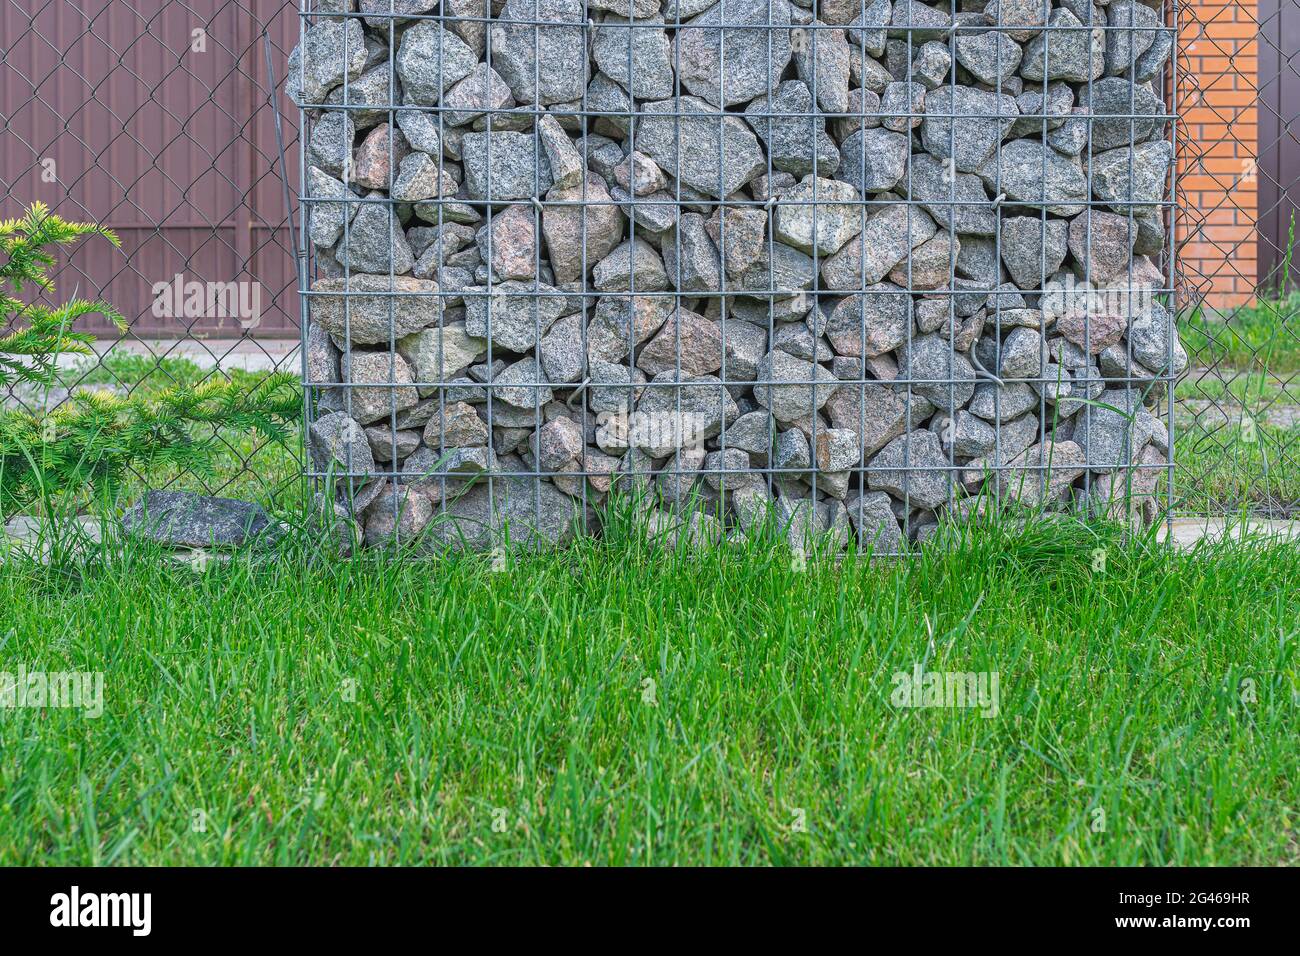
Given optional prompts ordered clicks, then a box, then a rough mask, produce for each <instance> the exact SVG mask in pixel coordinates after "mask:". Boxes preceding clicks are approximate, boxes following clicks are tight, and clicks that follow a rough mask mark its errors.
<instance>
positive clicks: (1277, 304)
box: [0, 0, 1300, 515]
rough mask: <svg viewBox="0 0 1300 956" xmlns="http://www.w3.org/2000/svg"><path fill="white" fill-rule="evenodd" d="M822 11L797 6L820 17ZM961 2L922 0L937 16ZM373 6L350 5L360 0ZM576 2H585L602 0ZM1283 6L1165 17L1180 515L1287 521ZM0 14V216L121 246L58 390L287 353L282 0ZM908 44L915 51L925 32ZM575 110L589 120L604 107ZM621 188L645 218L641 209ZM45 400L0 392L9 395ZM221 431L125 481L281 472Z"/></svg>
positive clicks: (273, 485)
mask: <svg viewBox="0 0 1300 956" xmlns="http://www.w3.org/2000/svg"><path fill="white" fill-rule="evenodd" d="M402 6H403V5H402V4H401V3H398V4H397V7H398V8H402ZM408 6H409V5H408ZM642 6H645V5H644V4H637V7H638V8H639V7H642ZM832 6H833V5H832V4H827V3H822V4H821V5H820V6H819V7H818V9H817V10H816V12H817V13H818V15H819V16H821V17H822V18H823V19H824V14H825V13H826V11H827V10H829V9H830V8H831V7H832ZM867 6H869V5H867ZM984 6H985V5H984V4H983V3H966V2H961V3H958V4H956V5H955V6H954V5H948V4H937V5H935V7H936V8H937V9H940V10H949V11H950V13H952V14H958V13H967V14H969V13H973V12H976V11H979V10H982V9H983V8H984ZM1077 6H1079V10H1078V11H1075V12H1080V11H1086V8H1085V7H1084V6H1083V5H1077ZM1110 6H1113V5H1103V6H1101V7H1099V8H1096V9H1098V10H1100V11H1101V12H1102V13H1103V14H1104V13H1105V12H1107V11H1108V9H1109V7H1110ZM381 7H383V8H384V9H385V10H386V9H387V4H386V3H384V4H380V3H374V2H369V0H367V4H366V8H367V9H369V10H371V12H372V13H379V14H381V15H382V13H383V10H381V9H380V8H381ZM500 7H501V5H500V4H493V6H492V8H491V10H490V11H489V10H487V9H485V8H483V6H482V4H480V5H479V7H478V8H477V9H476V8H475V6H474V4H472V3H470V4H468V5H467V4H465V3H455V4H451V3H449V4H447V5H446V10H445V11H444V12H445V13H452V14H455V13H460V14H461V15H462V18H463V20H464V23H465V32H466V34H469V35H472V34H474V33H476V32H479V33H482V32H485V30H486V28H487V27H488V26H489V24H488V22H487V19H488V17H489V16H497V15H499V14H500V13H501V9H500ZM669 7H671V8H672V9H668V8H669ZM802 9H808V8H802ZM585 10H586V13H588V14H589V15H591V17H594V18H597V19H599V18H602V17H603V16H604V15H605V13H607V12H609V11H606V10H604V9H602V8H599V7H598V6H597V5H596V4H591V5H590V6H588V7H586V8H585ZM688 11H689V5H687V6H685V7H683V8H682V12H683V14H684V15H685V13H687V12H688ZM676 12H677V8H676V7H673V5H672V4H668V5H667V6H666V7H665V9H664V11H663V13H665V14H666V15H667V18H668V19H669V20H671V19H672V17H673V16H674V15H675V13H676ZM810 12H813V11H811V10H810ZM417 16H418V14H417ZM1297 16H1300V11H1297V9H1296V3H1295V0H1277V2H1274V3H1271V4H1269V3H1260V4H1258V5H1256V4H1232V3H1222V2H1190V3H1182V4H1179V5H1177V6H1173V5H1171V6H1169V7H1168V8H1167V10H1166V12H1165V14H1164V22H1165V23H1167V24H1169V25H1174V24H1175V23H1176V24H1177V27H1178V30H1179V36H1180V41H1179V44H1178V49H1177V56H1176V63H1175V65H1174V66H1173V67H1171V72H1170V75H1169V77H1168V80H1167V82H1169V83H1171V84H1172V83H1175V82H1176V84H1177V94H1178V95H1177V108H1176V109H1174V108H1172V107H1173V93H1174V89H1173V86H1172V85H1171V86H1169V87H1167V89H1166V94H1167V95H1168V96H1169V97H1170V104H1171V108H1170V109H1169V113H1171V114H1172V113H1179V114H1180V116H1181V118H1180V120H1179V122H1177V123H1176V124H1171V127H1172V128H1173V129H1175V130H1176V137H1177V148H1178V153H1179V156H1180V162H1179V175H1178V177H1177V179H1176V190H1177V191H1176V198H1177V201H1178V205H1179V214H1178V220H1177V233H1176V237H1177V242H1178V246H1179V249H1180V254H1179V260H1178V262H1177V276H1178V279H1177V289H1178V293H1179V294H1178V306H1179V319H1180V329H1181V333H1182V340H1183V343H1184V345H1185V346H1186V348H1187V351H1188V353H1189V357H1190V359H1191V361H1190V365H1189V368H1188V371H1187V372H1186V373H1185V375H1184V376H1183V378H1182V380H1181V381H1180V383H1179V384H1178V386H1177V396H1178V401H1177V402H1176V404H1175V405H1174V407H1173V411H1172V414H1173V425H1174V428H1173V431H1174V433H1175V435H1176V439H1177V443H1178V449H1179V455H1178V461H1177V471H1176V475H1175V489H1176V491H1175V501H1174V504H1175V507H1176V508H1177V509H1179V510H1180V511H1185V512H1190V513H1208V514H1215V513H1224V512H1232V511H1236V510H1238V509H1239V508H1241V507H1243V506H1245V507H1247V508H1249V509H1251V510H1253V511H1256V512H1260V513H1267V514H1271V515H1288V514H1290V513H1292V512H1293V511H1294V509H1295V508H1296V506H1297V501H1300V490H1298V489H1297V487H1296V486H1297V481H1298V479H1297V474H1298V473H1300V468H1297V457H1300V445H1298V444H1297V441H1298V440H1300V432H1298V430H1297V406H1300V385H1297V383H1296V380H1295V375H1296V365H1295V361H1294V356H1295V354H1296V352H1297V347H1296V342H1297V336H1300V326H1298V324H1297V323H1298V320H1297V318H1296V312H1297V311H1300V308H1297V300H1296V299H1294V298H1293V297H1292V295H1291V292H1292V290H1291V288H1290V287H1289V285H1288V284H1287V277H1286V270H1287V265H1288V263H1289V257H1288V255H1287V253H1288V250H1289V242H1290V240H1289V227H1290V222H1291V216H1292V208H1293V207H1292V204H1291V201H1290V199H1289V198H1288V193H1289V191H1290V188H1291V185H1292V183H1293V182H1294V179H1295V176H1296V175H1297V172H1300V166H1298V165H1297V163H1296V162H1295V156H1296V142H1295V136H1294V133H1293V130H1292V120H1293V118H1294V111H1295V107H1294V106H1293V105H1292V104H1294V103H1296V102H1300V98H1298V97H1297V96H1295V95H1294V94H1295V93H1296V92H1298V90H1297V82H1296V80H1297V75H1298V74H1297V66H1296V63H1295V56H1296V54H1297V49H1296V39H1295V38H1296V35H1297V30H1296V29H1295V23H1296V18H1297ZM1081 22H1082V21H1081ZM0 24H2V25H3V31H2V33H0V71H2V75H3V77H4V83H3V84H0V114H3V117H4V120H5V124H6V133H5V136H4V138H3V144H2V145H0V149H2V150H3V163H2V165H0V184H2V185H3V187H4V203H5V206H4V210H3V214H4V215H5V216H14V215H18V214H19V213H20V212H21V211H22V209H23V208H24V207H25V206H26V205H27V204H28V203H30V202H31V201H33V200H41V201H44V202H46V203H48V204H49V205H50V206H51V207H52V208H53V209H54V210H55V211H56V212H58V213H59V214H61V215H63V216H65V217H69V218H77V219H92V220H96V221H99V222H103V223H106V224H108V225H110V226H112V227H113V228H115V229H116V230H117V231H118V232H119V233H120V234H121V236H122V238H123V241H124V248H123V250H122V251H121V252H120V253H110V252H108V251H106V250H104V249H102V248H94V247H92V246H87V247H85V248H84V249H78V250H76V251H74V252H73V253H72V254H71V255H70V256H69V257H68V258H67V259H66V261H64V262H61V263H60V266H59V269H58V273H57V275H56V279H57V281H58V283H59V287H60V290H61V293H62V294H65V295H66V294H69V293H71V292H72V291H73V290H74V289H75V290H77V291H78V293H79V294H81V295H89V296H98V297H102V298H105V299H107V300H108V301H111V302H113V303H114V304H115V305H116V306H117V307H118V308H119V309H120V310H121V311H122V312H123V313H124V314H125V315H126V316H127V318H128V319H129V320H130V325H131V328H130V332H129V333H128V334H127V335H126V336H124V337H121V338H118V337H117V335H116V332H115V331H113V330H111V329H110V328H109V327H107V326H106V325H99V326H92V329H93V330H94V331H96V332H98V333H100V334H101V335H102V340H101V345H100V347H99V349H98V351H99V359H98V361H95V362H92V363H81V364H79V365H77V366H76V368H75V373H74V374H69V375H66V376H64V377H63V380H62V382H61V389H62V390H64V391H65V392H66V391H67V390H72V389H76V388H86V387H110V388H114V389H120V390H133V389H137V388H148V387H154V386H156V385H157V384H158V383H171V382H184V381H192V380H196V379H198V378H201V377H203V376H206V375H218V374H221V375H229V374H240V372H239V371H238V370H239V369H241V368H248V369H250V370H252V371H253V372H254V373H256V371H257V370H259V369H267V368H281V369H288V370H296V369H297V368H299V366H300V359H299V357H298V354H297V352H296V349H297V346H298V341H299V334H300V320H299V317H300V307H299V302H298V297H297V285H298V279H297V276H296V264H295V258H294V254H295V249H294V246H295V243H294V239H295V235H294V233H293V232H292V231H291V221H292V220H291V218H290V215H289V214H288V212H287V209H286V204H287V203H290V204H292V203H296V197H297V196H298V194H299V193H300V191H302V190H301V189H300V183H299V180H298V177H299V171H300V165H299V159H300V151H299V148H298V132H297V122H298V117H297V113H296V110H294V109H293V108H292V107H291V105H290V104H289V103H288V101H287V100H286V99H284V98H283V97H280V91H279V90H278V88H277V87H278V86H279V85H280V84H281V83H282V82H283V80H284V78H285V76H286V73H287V69H286V66H285V64H286V61H287V58H288V55H289V52H290V50H291V49H292V47H293V46H294V45H295V44H296V43H297V41H298V32H299V8H298V3H297V2H293V0H291V2H285V3H281V2H279V0H268V2H266V3H257V4H246V3H245V4H241V3H237V2H219V0H190V2H178V0H161V2H160V0H155V2H145V0H52V2H49V3H45V4H41V5H39V6H33V5H31V4H26V3H20V2H19V0H2V2H0ZM631 32H634V31H624V33H625V34H630V33H631ZM819 32H820V31H819V29H818V28H817V27H816V26H813V27H812V29H810V30H809V31H808V35H809V36H810V37H816V36H817V34H818V33H819ZM624 39H625V43H626V39H627V38H626V36H625V37H624ZM891 39H895V40H897V39H900V38H899V37H894V38H891ZM903 39H905V38H903ZM916 39H917V41H918V42H916V43H915V44H914V52H916V51H918V50H919V48H920V47H921V46H922V45H923V44H924V42H926V41H927V40H928V39H929V38H924V39H922V38H920V37H917V38H916ZM818 42H820V41H818ZM626 45H628V46H630V44H626ZM268 53H269V60H270V62H271V71H272V72H273V73H275V74H276V76H275V77H274V79H272V78H270V77H269V75H268V68H267V60H268ZM276 97H280V98H279V99H278V101H277V99H276ZM277 103H278V105H279V106H280V107H281V110H282V112H281V110H277V109H276V108H275V107H276V105H277ZM399 107H400V104H399ZM578 112H582V110H581V109H580V110H579V111H578ZM588 112H589V113H590V112H591V111H590V110H588ZM595 112H596V113H597V114H598V113H599V112H600V111H595ZM277 114H279V115H278V116H277ZM587 118H588V119H589V120H590V121H591V125H592V126H593V127H594V125H595V124H596V123H600V122H602V121H603V122H604V124H605V125H606V126H607V125H608V123H609V121H610V117H609V116H603V117H602V116H600V115H590V116H588V117H587ZM277 120H278V123H279V130H280V133H281V138H280V142H277V136H276V130H277ZM606 132H608V129H607V130H606ZM281 145H282V146H283V151H284V154H285V157H286V159H287V163H286V164H284V165H283V166H282V165H281V163H280V155H279V154H280V150H281ZM282 172H283V175H282ZM286 177H287V186H288V194H289V199H288V200H286V197H285V192H286V190H285V187H286ZM638 205H639V206H641V208H642V209H644V210H645V213H644V214H645V215H647V216H649V215H650V214H651V213H652V212H653V210H652V209H650V208H649V207H650V206H651V205H653V204H652V203H638ZM294 215H296V210H294ZM1257 292H1258V293H1259V294H1257ZM773 331H775V329H773ZM191 363H192V364H191ZM61 394H62V392H60V391H58V390H56V391H55V392H54V393H52V394H51V395H49V396H34V395H30V394H22V393H18V394H7V395H5V396H4V401H5V402H6V403H9V404H15V403H24V404H27V405H28V406H29V407H31V406H32V405H33V404H35V403H37V402H44V401H50V402H57V401H58V400H59V398H60V397H61ZM221 437H222V440H223V441H224V442H225V443H226V446H225V447H226V448H227V450H228V455H227V456H226V460H225V461H224V462H223V463H222V471H221V473H220V475H219V476H217V477H211V476H192V475H183V474H168V475H143V476H140V480H141V483H142V485H148V486H151V487H187V488H194V489H198V490H205V491H209V492H213V493H221V492H225V493H231V494H242V495H245V496H251V497H272V496H274V494H275V493H276V491H277V490H279V489H282V488H284V487H286V484H285V482H287V481H290V480H291V478H292V476H295V475H297V474H298V473H299V472H300V470H301V469H302V467H303V460H302V459H301V457H300V454H299V453H298V452H297V451H296V450H290V451H288V452H286V451H285V450H282V449H278V448H273V447H265V446H262V445H259V444H257V443H255V442H253V443H250V442H249V440H248V439H247V436H242V437H241V436H233V435H231V436H221Z"/></svg>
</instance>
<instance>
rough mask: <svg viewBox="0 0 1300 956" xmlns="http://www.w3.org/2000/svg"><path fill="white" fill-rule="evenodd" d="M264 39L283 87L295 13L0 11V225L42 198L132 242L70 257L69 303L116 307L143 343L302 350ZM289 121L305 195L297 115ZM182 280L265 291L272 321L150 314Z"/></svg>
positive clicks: (246, 6) (262, 6) (130, 1)
mask: <svg viewBox="0 0 1300 956" xmlns="http://www.w3.org/2000/svg"><path fill="white" fill-rule="evenodd" d="M264 33H265V34H267V35H268V36H269V38H270V41H271V44H272V46H271V61H272V64H273V66H274V69H275V70H276V73H277V76H278V77H282V76H283V74H284V71H285V65H284V64H285V61H286V59H287V57H288V53H289V51H290V50H291V49H292V47H293V45H294V44H295V43H296V42H297V36H298V17H297V9H296V5H294V4H289V3H286V2H285V0H245V2H242V3H241V2H237V0H186V2H178V0H161V2H160V0H0V114H3V118H4V121H5V135H4V137H3V139H2V141H0V187H3V192H4V196H3V200H2V201H3V205H2V206H0V212H2V213H3V215H4V216H14V215H18V214H19V213H20V212H21V211H22V209H23V208H24V207H25V206H26V205H27V204H29V203H30V202H32V201H33V200H41V201H43V202H45V203H47V204H48V205H49V206H51V207H52V208H53V209H54V210H55V211H56V212H57V213H59V214H60V215H63V216H65V217H68V218H73V219H80V220H94V221H97V222H101V223H104V224H106V225H108V226H110V227H111V228H113V229H115V230H116V231H117V232H118V233H119V235H120V236H121V238H122V250H121V251H120V252H114V251H110V250H108V249H107V248H106V247H105V246H103V245H100V244H83V249H81V250H78V251H74V252H73V253H72V254H71V256H70V258H69V260H68V261H67V262H65V263H63V264H62V265H61V267H60V269H59V272H58V274H57V275H56V280H57V281H58V284H59V289H60V292H61V294H63V295H65V296H66V295H69V294H71V292H72V290H73V289H74V288H78V289H79V290H80V293H81V294H82V295H90V296H99V297H102V298H104V299H105V300H107V301H109V302H112V303H113V304H114V305H116V306H117V308H118V309H119V310H120V311H121V312H122V314H123V315H124V316H126V318H127V319H128V321H129V322H130V323H131V333H130V334H131V335H132V336H135V337H145V338H166V339H176V338H186V337H191V338H218V337H219V338H223V339H225V338H232V337H241V336H245V335H252V336H260V337H286V336H294V337H296V336H297V334H298V332H297V330H298V304H297V295H296V288H297V280H296V278H295V277H294V272H293V256H292V244H291V242H290V233H289V229H288V224H287V218H286V210H285V191H284V184H283V182H282V180H281V177H280V175H279V152H278V147H277V142H276V135H275V111H274V109H273V107H272V101H271V96H273V95H274V96H280V95H281V94H280V93H279V92H278V91H277V90H272V89H269V81H268V77H267V65H266V52H265V50H264V40H263V34H264ZM279 105H280V109H281V112H282V114H283V123H284V126H283V131H284V138H285V149H286V150H287V151H288V157H289V159H290V162H289V170H290V176H291V179H292V180H294V181H291V183H290V195H296V194H297V191H298V190H297V183H296V179H297V168H296V164H295V163H294V162H293V157H294V156H295V155H296V125H297V113H296V110H295V109H294V107H293V106H292V104H290V103H289V102H288V101H287V100H284V99H281V100H280V103H279ZM177 276H180V277H181V282H182V283H194V282H198V283H203V284H204V285H205V286H206V284H207V283H230V282H257V283H260V285H261V289H260V295H261V314H260V317H259V320H258V321H257V322H256V323H251V322H250V320H249V319H248V317H247V314H246V313H245V314H243V315H241V314H238V313H236V314H226V315H223V314H220V313H221V312H223V311H227V312H228V311H230V310H223V309H221V308H216V309H207V310H205V314H202V315H193V314H192V310H190V312H189V313H187V315H186V317H181V316H178V315H176V314H175V313H176V312H178V311H184V310H177V309H174V308H168V303H167V301H166V300H164V301H163V302H161V303H159V304H158V307H155V300H156V298H157V296H156V295H155V290H156V288H158V287H159V286H158V284H160V283H168V284H171V287H172V288H176V285H175V283H176V277H177ZM182 288H183V285H182ZM168 312H171V313H172V314H170V315H169V314H168ZM90 329H91V331H94V332H97V333H107V334H114V331H113V330H112V329H111V327H108V326H107V325H106V323H103V322H102V321H101V322H99V323H98V324H95V323H92V324H91V326H90Z"/></svg>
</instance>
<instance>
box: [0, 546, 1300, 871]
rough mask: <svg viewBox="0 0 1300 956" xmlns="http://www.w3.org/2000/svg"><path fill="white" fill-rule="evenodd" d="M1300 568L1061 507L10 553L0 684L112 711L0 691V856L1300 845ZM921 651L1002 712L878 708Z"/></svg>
mask: <svg viewBox="0 0 1300 956" xmlns="http://www.w3.org/2000/svg"><path fill="white" fill-rule="evenodd" d="M1098 547H1104V548H1105V549H1106V563H1105V569H1104V572H1097V571H1094V570H1093V567H1094V560H1095V558H1094V552H1095V550H1096V549H1097V548H1098ZM1297 579H1300V549H1296V548H1287V547H1275V548H1248V547H1220V548H1218V549H1217V550H1208V549H1207V550H1202V551H1198V552H1195V553H1192V554H1167V553H1164V552H1163V551H1161V550H1159V549H1156V548H1155V547H1154V546H1149V545H1144V544H1142V543H1129V544H1125V543H1123V541H1122V540H1121V539H1120V538H1119V537H1118V536H1117V535H1116V533H1114V532H1112V531H1109V530H1105V529H1102V530H1096V529H1089V528H1085V527H1083V526H1081V525H1077V524H1074V523H1056V524H1043V525H1035V526H1031V527H1030V528H1028V529H1026V530H1017V531H1014V532H1012V531H1006V530H998V529H990V530H988V531H985V532H984V533H982V534H980V535H978V536H976V537H974V538H972V539H970V540H968V541H967V542H966V543H965V544H963V545H962V546H960V547H958V548H956V549H954V550H951V551H948V552H943V553H939V552H927V553H925V554H924V555H922V556H920V557H918V558H916V559H915V560H913V561H912V562H910V563H908V564H902V565H900V564H893V563H875V564H868V563H866V562H865V561H857V560H849V561H847V562H845V563H843V564H842V565H838V566H837V565H835V564H832V563H826V562H822V561H818V560H810V561H809V562H808V564H807V568H806V570H803V571H800V570H798V565H797V563H792V562H791V560H790V558H789V556H788V554H786V553H783V552H781V551H779V550H773V549H770V548H767V547H763V546H761V545H759V544H754V545H752V546H750V547H749V548H748V549H747V550H722V551H716V552H711V553H706V554H701V555H696V556H687V555H676V554H666V553H664V552H661V551H656V550H654V549H652V548H651V547H650V546H648V545H645V544H643V543H641V542H640V541H639V540H638V539H636V538H633V537H631V536H622V535H620V534H619V533H618V532H614V533H613V534H612V535H611V537H610V538H608V539H606V540H604V541H588V542H584V543H582V544H581V545H579V546H578V547H576V548H574V549H572V550H571V551H568V552H566V553H561V554H548V555H541V556H520V557H515V558H512V559H511V561H510V562H509V565H508V567H507V568H506V570H503V571H498V572H494V571H492V570H491V567H490V564H489V562H488V561H487V560H486V559H485V558H483V557H481V556H477V557H474V556H471V557H461V558H449V559H445V560H427V561H422V562H410V561H397V560H393V559H392V557H391V556H383V555H376V554H373V553H372V554H367V555H364V556H361V557H357V558H353V559H349V560H342V559H333V558H328V557H325V556H323V555H322V554H321V553H320V552H319V550H312V549H308V548H305V547H298V546H295V545H291V546H288V547H286V548H285V549H284V551H283V552H282V553H280V554H278V555H275V556H274V557H272V558H268V559H264V560H262V561H259V562H256V563H254V562H251V561H248V560H243V559H240V560H235V561H232V562H229V563H219V562H212V563H211V564H209V565H208V567H207V569H206V570H204V571H198V570H195V569H193V568H191V567H190V566H188V565H176V564H173V563H169V562H166V561H164V560H163V559H161V558H160V556H159V555H158V554H156V553H153V552H150V551H148V550H144V549H141V548H139V547H133V548H130V549H128V550H127V551H126V552H125V553H121V554H116V556H109V557H106V558H104V559H103V561H101V562H98V563H96V564H93V565H89V566H87V565H83V564H78V563H68V562H56V563H55V565H54V567H52V568H43V567H39V566H36V565H32V564H23V563H19V562H10V563H8V564H5V565H0V606H3V607H4V609H5V611H4V621H5V624H4V626H3V627H2V628H0V641H3V642H4V646H3V648H2V649H0V670H13V669H14V668H16V667H17V666H18V665H19V664H20V663H23V664H26V666H27V667H28V668H29V669H37V668H41V669H45V670H74V669H75V670H91V671H94V670H99V671H103V673H104V701H105V709H104V713H103V715H102V717H100V718H99V719H87V718H85V717H83V716H81V715H80V714H78V713H75V712H72V711H68V710H59V709H47V710H43V711H42V710H22V709H14V710H7V711H6V710H0V752H3V754H4V755H5V759H4V760H3V761H0V787H2V788H3V791H4V794H5V800H4V801H3V802H2V803H0V863H8V864H13V863H41V864H107V863H117V864H127V863H134V864H162V863H188V864H216V863H221V864H241V863H249V864H251V863H264V864H270V863H281V864H299V863H301V864H342V863H359V864H360V863H497V864H583V863H594V864H600V863H613V864H661V865H670V864H703V863H716V864H723V863H759V864H787V863H873V864H898V863H906V864H919V863H929V864H1003V863H1007V864H1027V863H1040V864H1100V863H1106V864H1151V865H1163V864H1296V863H1300V838H1298V837H1297V824H1298V823H1300V818H1298V816H1297V815H1298V814H1300V747H1298V746H1297V731H1300V700H1298V699H1297V697H1296V691H1297V690H1300V662H1298V661H1297V655H1296V643H1297V641H1300V590H1298V589H1297V588H1296V581H1297ZM10 628H11V629H12V630H11V632H10V634H9V636H8V637H7V638H6V637H5V635H4V633H3V631H4V630H6V629H10ZM917 663H924V665H925V667H926V668H927V669H928V670H930V671H942V672H976V673H985V674H987V673H989V672H996V673H997V674H998V677H999V687H1000V700H999V711H998V713H997V715H996V716H994V717H986V716H982V715H981V712H980V711H979V710H976V709H958V708H934V709H904V708H898V707H896V706H895V705H894V703H892V702H891V694H892V692H893V689H894V678H893V675H894V674H895V673H898V672H909V673H910V672H911V671H912V668H913V666H914V664H917Z"/></svg>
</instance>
